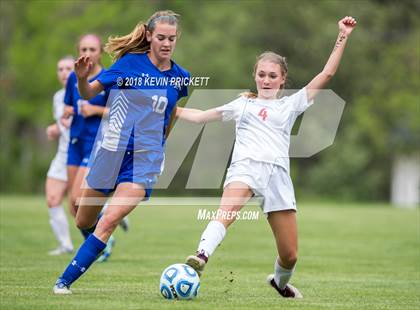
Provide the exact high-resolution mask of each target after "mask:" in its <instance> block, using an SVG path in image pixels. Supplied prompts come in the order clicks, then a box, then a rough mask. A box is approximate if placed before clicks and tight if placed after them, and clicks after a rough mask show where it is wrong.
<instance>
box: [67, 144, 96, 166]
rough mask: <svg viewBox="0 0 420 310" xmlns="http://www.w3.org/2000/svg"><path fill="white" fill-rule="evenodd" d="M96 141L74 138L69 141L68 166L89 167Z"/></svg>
mask: <svg viewBox="0 0 420 310" xmlns="http://www.w3.org/2000/svg"><path fill="white" fill-rule="evenodd" d="M94 144H95V141H90V140H82V139H78V138H72V139H71V140H70V143H69V149H68V151H67V152H68V156H67V166H80V167H87V165H88V163H89V157H90V154H91V153H92V149H93V146H94Z"/></svg>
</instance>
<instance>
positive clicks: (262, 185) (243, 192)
mask: <svg viewBox="0 0 420 310" xmlns="http://www.w3.org/2000/svg"><path fill="white" fill-rule="evenodd" d="M355 26H356V21H355V19H354V18H352V17H349V16H347V17H345V18H343V19H341V20H340V21H339V22H338V27H339V35H338V39H337V41H336V44H335V47H334V50H333V51H332V53H331V55H330V57H329V59H328V61H327V63H326V65H325V67H324V69H323V70H322V72H321V73H319V74H318V75H317V76H316V77H315V78H313V79H312V81H311V82H310V83H309V84H308V85H306V87H304V88H303V89H301V90H300V91H298V92H297V93H295V94H293V95H292V96H290V97H282V98H280V99H278V98H279V95H280V94H281V90H282V89H283V88H284V85H285V82H286V78H287V64H286V60H285V58H284V57H282V56H280V55H277V54H275V53H273V52H266V53H263V54H262V55H260V56H259V57H258V58H257V63H256V64H255V68H254V77H255V82H256V86H257V90H258V93H257V94H253V93H247V94H243V96H241V97H240V98H239V99H237V100H234V101H233V102H231V103H228V104H226V105H224V106H221V107H218V108H215V109H210V110H207V111H200V110H195V109H183V108H178V110H177V116H178V117H179V118H181V119H185V120H188V121H192V122H199V123H202V122H209V121H215V120H223V121H227V120H232V119H233V120H235V121H236V141H235V146H234V151H233V155H232V162H231V165H230V167H229V169H228V171H227V175H226V181H225V184H224V192H223V196H222V199H221V203H220V208H219V210H221V211H227V212H229V211H231V212H232V211H234V212H237V211H239V210H240V209H241V208H242V207H243V206H244V204H245V203H246V202H247V201H248V200H249V199H250V198H251V197H252V196H253V195H259V196H262V197H263V198H264V200H263V204H262V208H263V211H264V213H266V214H267V219H268V222H269V223H270V226H271V229H272V231H273V234H274V238H275V240H276V244H277V251H278V257H277V258H276V260H275V263H274V274H271V275H269V276H268V278H267V281H268V283H269V284H270V285H271V286H272V287H273V288H274V289H276V291H277V292H278V293H279V294H280V295H281V296H283V297H291V298H301V297H302V294H301V293H300V292H299V291H298V290H297V289H296V288H295V287H293V286H292V285H290V284H289V283H288V282H289V280H290V278H291V276H292V274H293V271H294V268H295V264H296V261H297V249H298V247H297V243H298V242H297V224H296V202H295V196H294V190H293V185H292V182H291V179H290V174H289V158H288V151H289V144H290V133H291V129H292V126H293V123H294V121H295V120H296V118H297V116H298V115H299V114H301V113H302V112H303V111H304V110H305V109H307V108H308V107H309V106H310V104H311V103H312V100H313V98H314V97H315V96H316V94H317V93H318V92H319V90H320V89H322V88H324V87H325V85H326V84H327V82H328V81H329V80H330V79H331V77H332V76H333V75H334V74H335V72H336V70H337V68H338V65H339V63H340V59H341V57H342V54H343V51H344V47H345V44H346V42H347V39H348V37H349V35H350V34H351V32H352V31H353V29H354V27H355ZM227 212H218V213H217V215H218V216H217V218H216V220H214V221H211V222H210V223H209V224H208V226H207V228H206V229H205V230H204V232H203V234H202V236H201V241H200V243H199V246H198V251H197V255H192V256H189V257H188V258H187V262H186V263H187V264H188V265H190V266H191V267H193V268H194V269H195V270H196V271H197V272H199V273H200V274H201V272H202V271H203V269H204V266H205V264H206V263H207V261H208V258H209V256H210V255H212V254H213V252H214V251H215V249H216V247H217V246H218V245H219V244H220V243H221V241H222V240H223V238H224V237H225V234H226V229H227V228H228V227H229V225H230V224H232V223H233V222H234V221H235V217H226V216H225V217H223V214H228V213H227Z"/></svg>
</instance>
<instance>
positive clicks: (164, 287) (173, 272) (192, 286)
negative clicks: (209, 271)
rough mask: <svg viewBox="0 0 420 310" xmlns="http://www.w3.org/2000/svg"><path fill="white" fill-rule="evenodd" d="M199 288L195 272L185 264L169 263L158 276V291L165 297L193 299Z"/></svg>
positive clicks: (198, 280) (198, 279)
mask: <svg viewBox="0 0 420 310" xmlns="http://www.w3.org/2000/svg"><path fill="white" fill-rule="evenodd" d="M199 289H200V278H199V277H198V274H197V272H195V270H194V269H192V268H191V267H190V266H188V265H185V264H173V265H170V266H169V267H168V268H166V269H165V270H164V271H163V272H162V276H161V277H160V285H159V291H160V293H161V294H162V296H163V297H165V298H166V299H193V298H195V297H197V294H198V290H199Z"/></svg>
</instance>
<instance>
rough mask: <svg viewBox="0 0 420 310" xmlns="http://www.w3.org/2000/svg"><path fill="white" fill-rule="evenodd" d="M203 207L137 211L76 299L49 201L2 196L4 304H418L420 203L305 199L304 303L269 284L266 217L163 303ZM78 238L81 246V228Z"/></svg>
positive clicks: (271, 249) (300, 282)
mask: <svg viewBox="0 0 420 310" xmlns="http://www.w3.org/2000/svg"><path fill="white" fill-rule="evenodd" d="M204 208H206V209H214V207H204ZM249 208H251V209H253V210H258V209H257V207H255V206H250V207H249ZM198 209H199V207H192V206H172V207H170V206H155V207H151V206H143V207H138V208H137V209H136V210H135V212H134V213H133V214H131V215H130V221H131V230H130V232H129V233H128V234H125V233H124V232H122V231H121V230H120V229H119V230H118V231H117V233H116V237H117V244H116V247H115V251H114V253H113V256H112V257H111V260H110V261H109V262H106V263H103V264H98V263H96V264H94V265H93V266H92V267H91V269H90V270H89V272H87V273H86V274H85V275H84V276H83V277H82V278H81V279H79V281H77V282H76V283H75V284H74V285H73V286H72V289H73V295H70V296H54V295H53V294H52V292H51V289H52V286H53V284H54V281H55V280H56V278H57V276H59V275H60V274H61V272H62V271H63V270H64V268H65V267H66V265H67V264H68V263H69V261H70V259H71V258H72V257H71V256H65V257H49V256H47V255H46V252H47V251H48V250H50V249H52V248H53V247H55V245H56V243H55V240H54V237H53V235H52V233H51V231H50V227H49V224H48V216H47V214H48V213H47V209H46V207H45V204H44V201H43V198H42V197H20V198H18V197H8V196H3V197H2V198H1V209H0V210H1V213H0V221H1V223H0V224H1V225H0V229H1V236H0V247H1V248H0V250H1V251H0V259H1V261H0V270H1V274H0V275H1V279H0V280H1V281H0V283H1V287H0V293H1V294H0V296H1V300H0V308H1V309H52V308H55V309H57V308H63V309H271V308H278V309H369V310H372V309H417V310H418V309H419V308H420V297H419V296H420V246H419V245H420V242H419V225H420V223H419V221H420V217H419V216H420V214H419V209H417V210H400V209H394V208H391V207H389V206H386V205H350V204H345V205H342V204H340V205H333V204H327V205H321V204H301V205H300V211H299V216H298V218H299V238H300V240H299V241H300V253H299V262H298V266H297V270H296V273H295V275H294V277H293V279H292V283H293V284H294V285H296V286H297V287H298V288H299V289H300V290H301V292H302V293H303V294H304V296H305V298H304V299H303V300H286V299H281V298H279V296H278V295H277V293H276V292H275V291H274V290H273V289H272V288H270V287H269V286H267V285H266V284H265V278H266V275H267V274H268V273H271V272H272V269H273V262H274V258H275V255H276V250H275V245H274V240H273V237H272V235H271V230H270V228H269V226H268V224H267V222H266V220H265V217H264V215H263V214H262V213H260V218H259V219H258V220H254V221H238V222H236V223H235V224H234V225H233V226H232V227H231V229H230V230H229V232H228V234H227V237H226V239H225V241H224V242H223V244H222V245H221V246H220V247H219V249H218V250H217V251H216V253H215V254H214V255H213V256H212V258H211V260H210V263H209V265H208V266H207V267H206V273H205V275H204V276H203V277H202V279H201V289H200V294H199V297H198V298H197V299H196V300H192V301H167V300H164V299H163V298H162V297H161V296H160V293H159V291H158V285H159V278H160V274H161V272H162V270H163V269H164V268H165V267H167V266H168V265H170V264H173V263H177V262H182V261H183V260H184V258H185V257H186V256H187V255H188V254H191V253H193V252H194V251H195V249H196V244H197V241H198V239H199V237H200V234H201V231H202V230H203V229H204V227H205V226H206V224H207V222H206V221H199V220H197V213H198ZM73 226H74V225H73ZM72 236H73V239H74V241H75V244H76V246H79V245H80V242H81V240H82V238H81V236H80V233H78V231H77V230H76V229H75V228H73V229H72Z"/></svg>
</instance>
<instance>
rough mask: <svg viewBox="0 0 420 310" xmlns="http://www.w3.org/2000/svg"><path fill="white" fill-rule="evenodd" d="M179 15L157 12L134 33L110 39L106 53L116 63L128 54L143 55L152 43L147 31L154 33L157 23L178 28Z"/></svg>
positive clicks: (168, 11) (138, 26)
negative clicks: (147, 36)
mask: <svg viewBox="0 0 420 310" xmlns="http://www.w3.org/2000/svg"><path fill="white" fill-rule="evenodd" d="M178 18H179V15H178V14H176V13H175V12H173V11H170V10H167V11H157V12H156V13H154V14H153V15H152V16H150V18H149V19H148V20H147V23H143V22H139V23H138V24H137V25H136V27H134V29H133V31H131V32H130V33H129V34H127V35H125V36H120V37H109V38H108V43H107V44H106V45H105V51H106V52H107V53H109V54H110V55H111V56H112V59H113V60H114V61H116V60H118V59H120V58H121V57H122V56H123V55H125V54H127V53H135V54H142V53H145V52H147V51H149V50H150V42H148V41H147V38H146V31H149V32H153V31H154V30H155V28H156V24H157V23H167V24H169V25H176V26H178Z"/></svg>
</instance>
